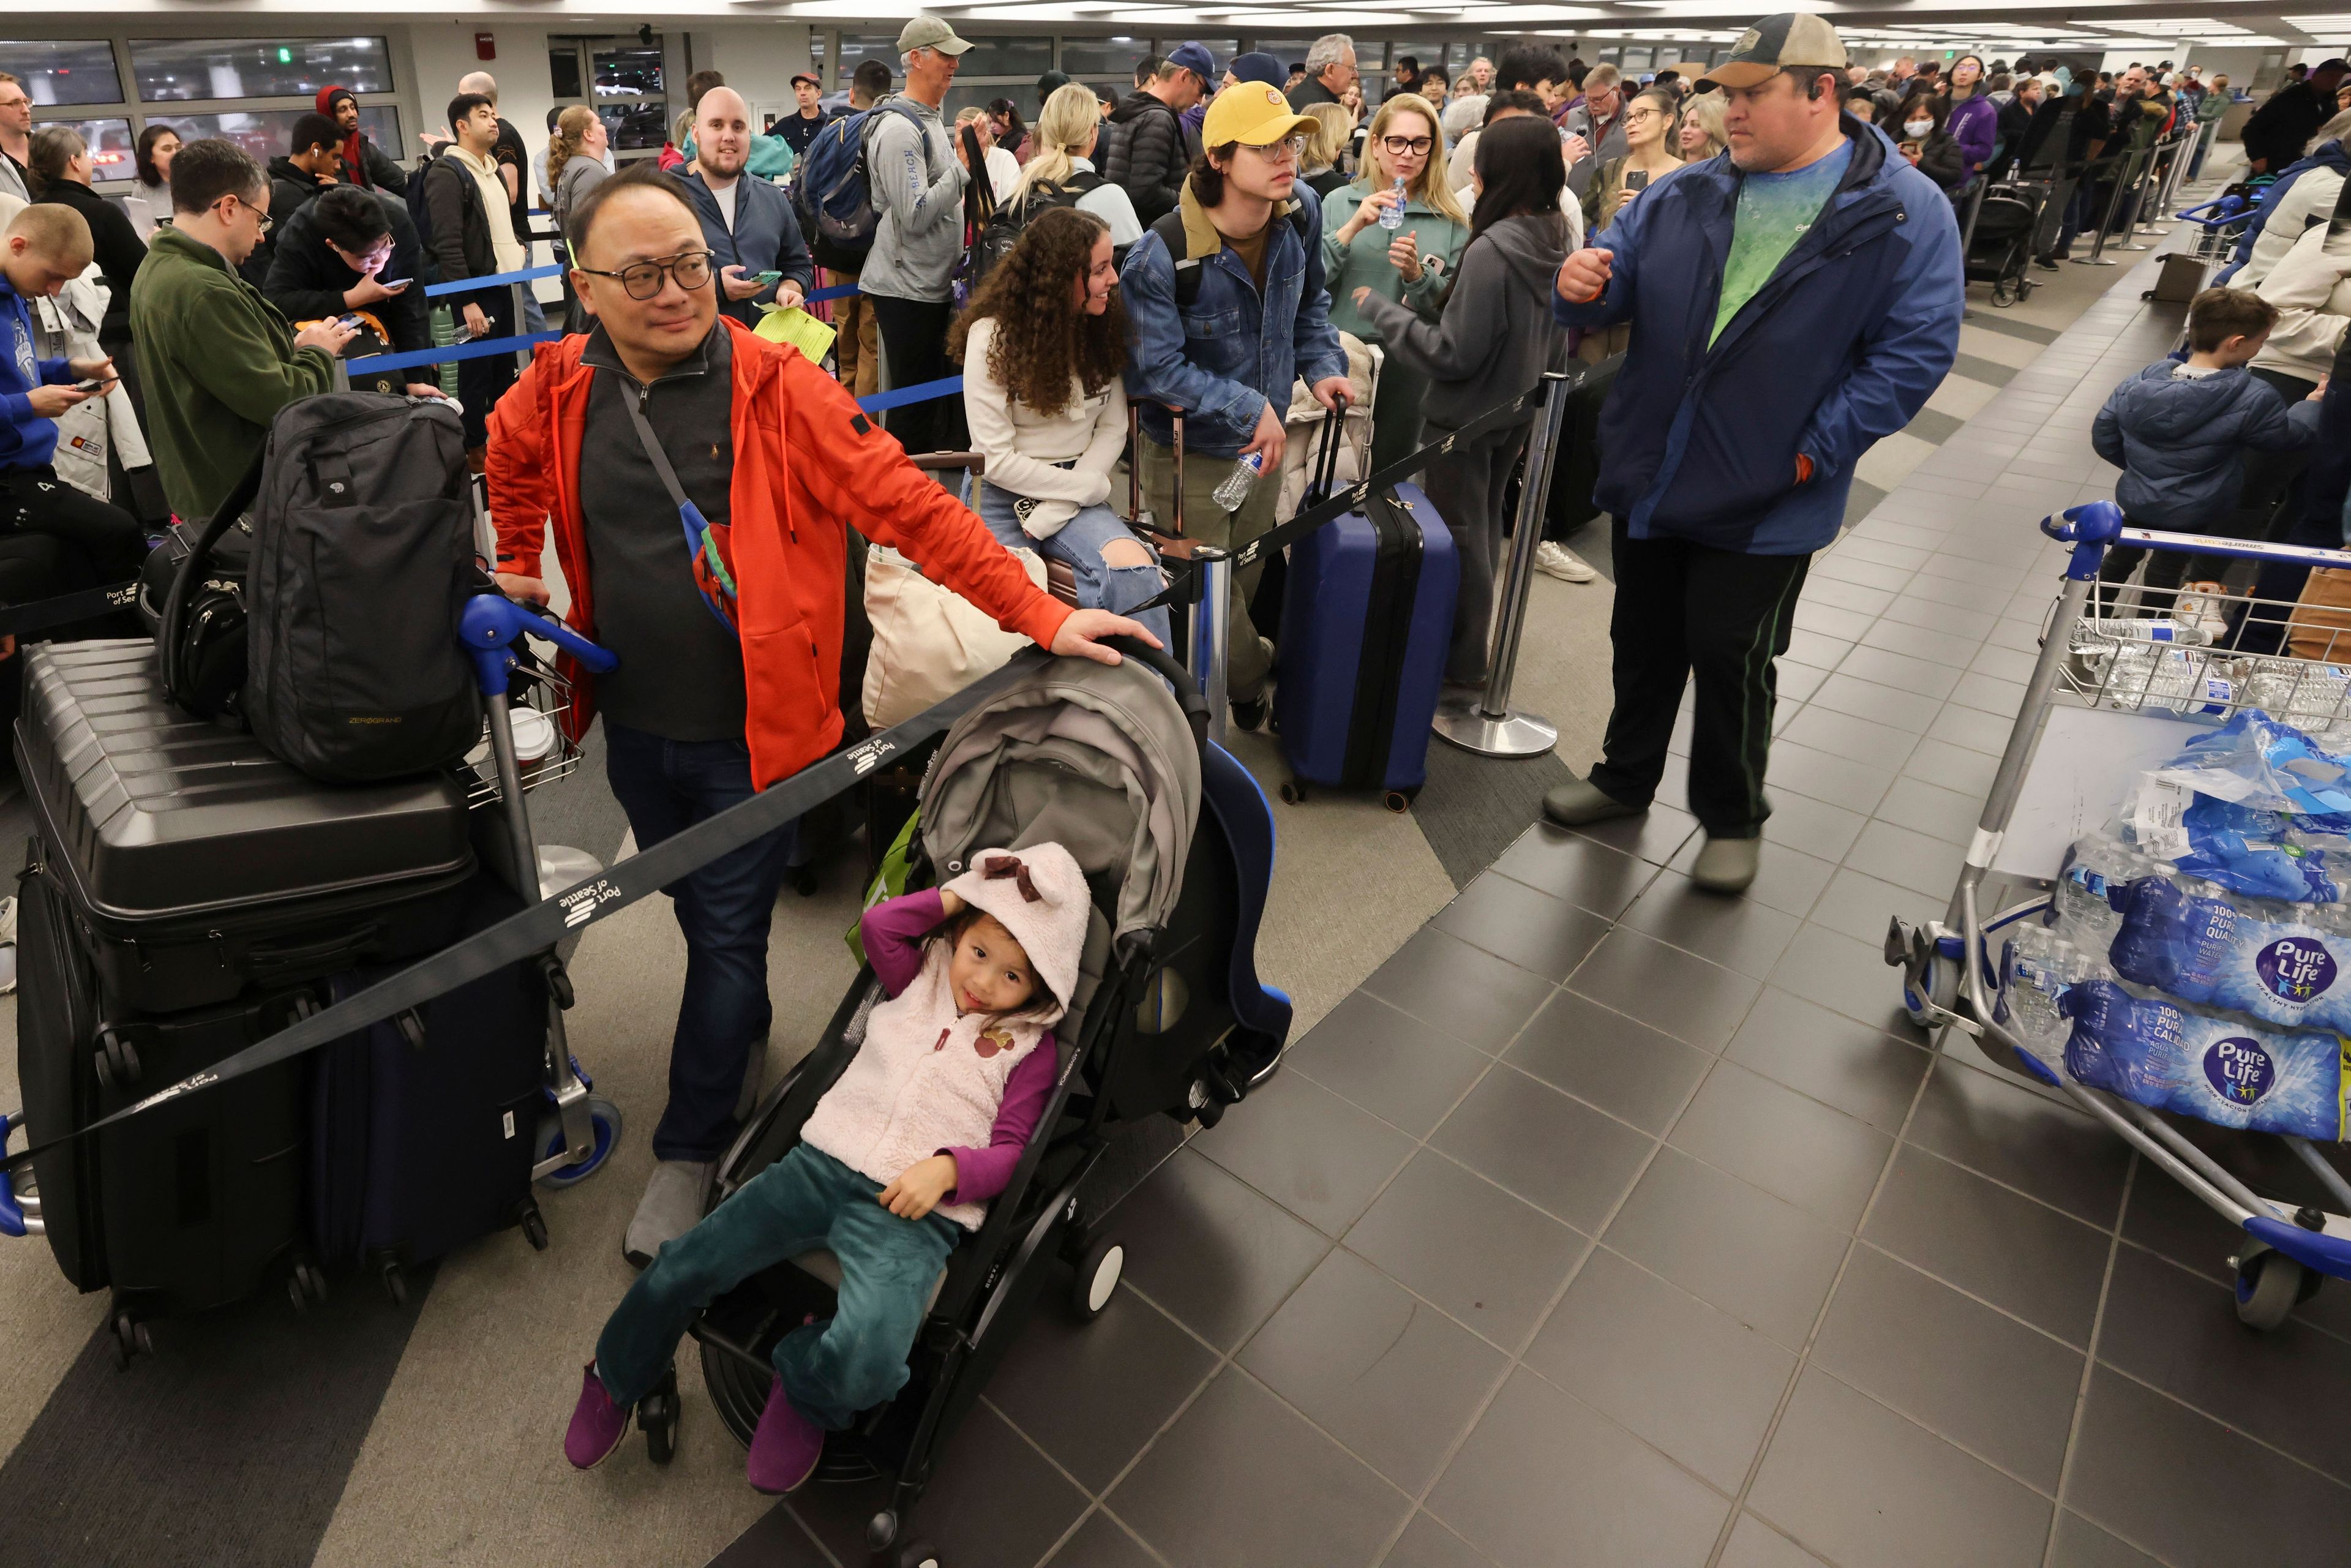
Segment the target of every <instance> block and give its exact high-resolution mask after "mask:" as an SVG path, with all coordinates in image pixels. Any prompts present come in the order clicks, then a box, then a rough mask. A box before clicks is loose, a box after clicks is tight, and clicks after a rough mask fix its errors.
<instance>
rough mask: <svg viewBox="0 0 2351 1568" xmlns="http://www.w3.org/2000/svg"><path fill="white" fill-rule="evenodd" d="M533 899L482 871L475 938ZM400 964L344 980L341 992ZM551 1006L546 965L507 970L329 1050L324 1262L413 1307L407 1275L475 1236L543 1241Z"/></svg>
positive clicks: (318, 1217)
mask: <svg viewBox="0 0 2351 1568" xmlns="http://www.w3.org/2000/svg"><path fill="white" fill-rule="evenodd" d="M522 907H523V904H522V901H521V900H520V899H518V898H517V897H515V896H514V894H512V893H510V892H509V891H507V889H506V888H505V887H504V886H503V885H502V884H500V883H497V882H496V881H494V880H493V879H491V878H489V877H482V878H479V879H477V880H476V882H475V885H474V890H473V898H472V901H471V907H470V908H469V910H468V912H467V916H468V917H467V919H466V921H465V934H466V935H471V934H473V933H474V932H475V931H480V930H485V929H486V928H488V927H489V926H491V925H496V924H497V922H499V921H500V920H503V919H505V918H506V917H507V916H508V915H514V914H516V913H517V912H519V911H520V910H521V909H522ZM395 969H396V966H394V967H386V968H381V969H370V970H364V971H360V972H357V973H354V974H351V975H347V976H342V977H338V978H337V979H336V980H335V981H334V982H333V986H332V988H333V999H334V1000H336V1001H340V1000H342V999H343V998H346V997H349V996H352V995H355V994H357V993H358V992H360V991H361V990H364V989H365V988H367V987H369V986H371V985H372V984H374V983H375V982H376V981H378V980H381V979H383V978H385V977H387V976H388V975H390V974H392V973H393V972H395ZM548 1007H549V991H548V980H547V977H546V974H545V972H544V971H543V970H542V968H541V967H540V966H539V965H538V964H537V963H536V962H528V961H527V962H523V963H517V964H509V965H507V966H506V967H504V968H501V969H498V970H496V972H494V973H492V974H488V975H485V976H483V977H481V978H480V979H477V980H474V981H470V982H468V983H467V984H465V985H463V986H460V987H458V988H456V989H455V990H454V991H450V992H448V993H446V994H444V995H443V996H439V997H435V998H433V999H432V1000H431V1001H429V1002H426V1003H425V1004H424V1005H423V1007H421V1008H419V1009H415V1010H414V1011H413V1013H411V1014H408V1015H405V1016H404V1017H402V1019H398V1020H387V1021H385V1022H382V1023H379V1024H376V1025H373V1026H372V1027H371V1028H369V1029H366V1030H361V1031H360V1033H358V1034H356V1035H353V1036H350V1037H349V1038H347V1039H345V1040H339V1041H337V1042H336V1043H335V1044H333V1045H330V1046H328V1047H326V1048H325V1049H323V1050H321V1051H319V1053H318V1066H317V1069H316V1071H315V1073H314V1076H313V1079H312V1083H311V1101H310V1110H311V1116H310V1124H311V1126H312V1128H313V1129H314V1133H315V1135H314V1136H313V1137H312V1139H311V1141H310V1150H309V1163H310V1192H309V1204H308V1208H309V1228H310V1237H311V1240H312V1243H313V1245H314V1246H315V1248H316V1249H317V1251H318V1254H319V1257H320V1259H321V1260H324V1261H326V1262H328V1263H330V1264H331V1263H346V1262H353V1263H358V1264H360V1265H361V1266H362V1267H364V1268H366V1269H368V1270H371V1271H373V1272H374V1273H375V1274H377V1275H378V1277H379V1278H381V1280H382V1281H383V1284H384V1288H385V1289H386V1291H389V1292H390V1293H391V1295H392V1300H393V1301H395V1302H403V1301H406V1300H407V1294H408V1292H407V1287H406V1284H405V1282H404V1280H403V1277H402V1270H405V1269H408V1268H412V1267H413V1266H415V1265H417V1264H419V1263H423V1262H427V1261H429V1260H433V1259H434V1258H438V1257H440V1256H442V1255H443V1254H444V1253H445V1252H448V1251H451V1250H452V1249H455V1248H457V1247H461V1246H463V1245H464V1244H465V1243H466V1242H468V1241H471V1240H474V1239H475V1238H477V1237H481V1236H486V1235H488V1234H490V1233H491V1232H493V1231H496V1230H501V1229H504V1228H507V1227H508V1226H513V1225H520V1226H521V1227H522V1228H523V1231H524V1234H525V1235H527V1236H528V1238H529V1239H530V1240H531V1242H532V1244H533V1245H534V1246H544V1245H545V1244H546V1237H547V1232H546V1228H545V1225H544V1223H543V1222H542V1221H541V1219H540V1218H539V1213H538V1205H537V1204H536V1203H535V1202H534V1201H533V1199H532V1197H531V1166H532V1164H533V1162H534V1160H535V1159H536V1158H537V1157H538V1155H540V1154H541V1153H543V1152H544V1151H543V1150H542V1149H541V1148H540V1146H539V1145H540V1139H541V1134H542V1128H541V1125H540V1121H541V1114H542V1112H543V1110H544V1108H545V1105H546V1098H547V1097H546V1092H545V1084H546V1080H547V1037H548Z"/></svg>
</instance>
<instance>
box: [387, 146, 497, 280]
mask: <svg viewBox="0 0 2351 1568" xmlns="http://www.w3.org/2000/svg"><path fill="white" fill-rule="evenodd" d="M444 170H445V171H446V172H449V173H451V174H455V176H456V177H457V204H458V206H459V207H460V209H463V208H466V207H471V208H473V209H475V211H477V212H478V211H482V190H481V187H480V186H478V185H476V184H475V183H474V176H473V175H471V174H470V173H468V172H465V170H463V169H461V168H459V167H458V166H457V165H455V163H452V162H449V160H448V158H447V156H446V155H445V154H444V155H443V156H441V157H438V158H427V159H426V160H425V161H424V162H422V163H419V164H418V165H417V166H416V172H415V173H413V174H411V175H410V176H409V177H408V194H407V197H406V200H407V203H408V220H409V222H411V223H413V224H414V225H416V247H417V252H418V256H419V257H420V261H421V265H422V266H423V269H424V281H425V282H426V283H438V282H440V281H441V264H440V263H439V262H438V261H437V260H435V259H434V255H433V204H432V203H431V202H429V201H427V200H426V199H425V193H424V188H425V187H426V186H427V185H430V184H431V183H433V175H434V172H435V171H444ZM485 215H486V214H485Z"/></svg>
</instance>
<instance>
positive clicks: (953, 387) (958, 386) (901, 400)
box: [857, 376, 963, 413]
mask: <svg viewBox="0 0 2351 1568" xmlns="http://www.w3.org/2000/svg"><path fill="white" fill-rule="evenodd" d="M962 392H963V378H962V377H961V376H949V377H947V378H946V380H944V381H935V382H916V383H915V384H914V385H913V386H910V387H893V388H892V389H891V390H890V391H888V392H875V393H874V394H873V395H872V397H862V398H859V399H858V400H857V406H858V407H860V408H862V409H863V410H864V411H865V412H866V413H881V412H882V411H883V409H885V408H904V406H905V405H906V404H908V403H910V402H930V401H931V400H932V399H933V398H941V397H957V396H960V395H961V394H962Z"/></svg>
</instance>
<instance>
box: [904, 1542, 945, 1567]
mask: <svg viewBox="0 0 2351 1568" xmlns="http://www.w3.org/2000/svg"><path fill="white" fill-rule="evenodd" d="M893 1568H939V1553H938V1549H937V1548H936V1547H935V1546H933V1545H932V1544H931V1543H930V1542H927V1541H910V1542H907V1543H906V1544H905V1545H904V1546H902V1547H900V1548H898V1556H897V1559H896V1561H895V1563H893Z"/></svg>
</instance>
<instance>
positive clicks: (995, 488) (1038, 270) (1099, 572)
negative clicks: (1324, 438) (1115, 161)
mask: <svg viewBox="0 0 2351 1568" xmlns="http://www.w3.org/2000/svg"><path fill="white" fill-rule="evenodd" d="M947 352H948V353H949V354H951V355H953V356H955V357H956V358H958V359H960V360H961V361H963V363H964V376H963V407H964V417H965V419H966V421H967V423H969V425H970V427H971V444H972V446H973V448H974V449H975V450H976V451H977V452H978V453H979V454H980V455H982V456H983V457H985V458H986V459H987V467H986V468H985V470H984V473H985V476H986V477H985V478H984V480H983V481H982V483H981V485H980V487H979V501H978V507H977V510H978V512H979V515H980V517H981V519H982V520H983V521H985V522H986V523H987V526H988V528H989V529H990V530H991V531H992V532H994V534H995V535H996V537H997V538H998V539H999V540H1001V541H1002V542H1003V544H1004V545H1005V547H1006V548H1007V549H1033V550H1036V551H1038V552H1039V553H1040V554H1042V555H1044V556H1045V557H1047V558H1048V559H1053V560H1061V561H1066V562H1068V563H1069V566H1070V570H1071V571H1072V572H1073V573H1074V574H1075V575H1076V578H1077V587H1078V604H1079V607H1080V608H1081V609H1087V610H1109V611H1112V612H1115V613H1118V614H1122V615H1124V614H1130V613H1133V614H1134V618H1135V619H1136V620H1137V621H1139V622H1142V623H1143V624H1144V625H1145V626H1147V627H1149V628H1150V629H1151V633H1152V635H1153V636H1155V637H1157V638H1159V639H1160V640H1161V641H1162V642H1163V643H1164V642H1165V641H1166V639H1167V637H1168V635H1169V627H1168V622H1167V612H1166V610H1165V608H1164V607H1163V608H1161V609H1157V610H1149V611H1144V612H1140V613H1135V612H1134V607H1135V606H1136V605H1139V604H1141V603H1143V602H1144V601H1146V600H1148V599H1150V598H1152V597H1153V596H1154V595H1155V594H1156V593H1158V591H1159V590H1160V586H1161V578H1160V575H1159V560H1158V557H1157V556H1155V554H1153V552H1152V550H1151V549H1150V547H1149V546H1147V545H1145V544H1144V542H1143V541H1142V540H1141V539H1138V538H1135V537H1134V534H1133V533H1132V532H1130V531H1129V530H1128V528H1127V526H1126V524H1125V523H1124V521H1123V520H1122V519H1121V518H1120V517H1119V515H1118V514H1117V513H1116V512H1113V511H1112V510H1111V509H1110V507H1109V505H1108V502H1109V500H1110V476H1111V468H1112V466H1113V465H1114V464H1116V463H1117V461H1118V455H1119V451H1120V448H1121V447H1123V445H1124V444H1125V442H1126V387H1125V384H1124V382H1123V380H1122V378H1121V372H1122V371H1124V370H1125V368H1126V312H1125V310H1124V308H1123V307H1122V306H1121V304H1120V302H1119V297H1118V267H1117V266H1116V265H1115V264H1114V263H1113V261H1112V259H1111V242H1110V225H1108V224H1106V223H1104V222H1103V221H1102V219H1101V218H1099V217H1096V216H1095V215H1094V214H1092V213H1086V212H1080V211H1078V210H1077V209H1075V208H1072V207H1056V208H1053V209H1050V210H1049V211H1046V212H1042V213H1040V214H1037V216H1036V217H1035V218H1033V219H1031V220H1030V221H1029V226H1028V227H1027V228H1025V229H1024V230H1022V231H1021V235H1020V240H1019V244H1017V245H1015V246H1013V247H1012V250H1011V252H1010V253H1009V254H1008V255H1007V256H1005V258H1004V259H1003V260H1002V261H1000V262H998V264H997V266H996V269H995V270H994V271H992V272H990V273H989V274H988V275H987V281H986V282H985V283H983V284H981V285H980V286H979V292H978V293H977V295H975V296H974V297H973V298H972V302H971V308H969V309H967V310H966V311H965V312H964V313H963V316H962V318H961V319H958V320H957V321H956V324H955V327H954V328H953V329H952V330H950V331H949V332H948V334H947Z"/></svg>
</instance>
